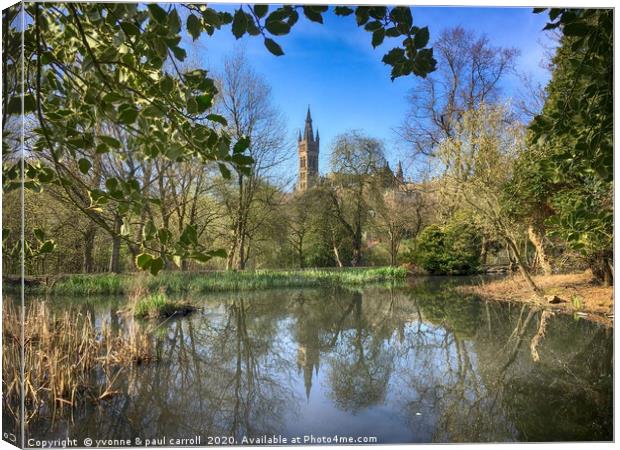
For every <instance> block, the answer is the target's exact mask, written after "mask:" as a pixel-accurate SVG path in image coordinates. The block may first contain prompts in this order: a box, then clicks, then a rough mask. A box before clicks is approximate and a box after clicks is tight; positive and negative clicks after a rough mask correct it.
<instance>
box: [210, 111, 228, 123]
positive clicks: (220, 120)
mask: <svg viewBox="0 0 620 450" xmlns="http://www.w3.org/2000/svg"><path fill="white" fill-rule="evenodd" d="M207 120H210V121H212V122H217V123H219V124H220V125H223V126H227V125H228V121H227V120H226V119H225V118H224V117H222V116H220V115H219V114H209V115H208V116H207Z"/></svg>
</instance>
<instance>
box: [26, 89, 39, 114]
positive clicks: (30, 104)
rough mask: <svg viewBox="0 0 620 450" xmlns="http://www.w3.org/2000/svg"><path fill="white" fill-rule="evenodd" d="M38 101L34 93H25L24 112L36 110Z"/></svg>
mask: <svg viewBox="0 0 620 450" xmlns="http://www.w3.org/2000/svg"><path fill="white" fill-rule="evenodd" d="M36 106H37V103H36V101H35V99H34V95H32V94H26V95H24V113H27V112H31V111H34V110H35V109H36Z"/></svg>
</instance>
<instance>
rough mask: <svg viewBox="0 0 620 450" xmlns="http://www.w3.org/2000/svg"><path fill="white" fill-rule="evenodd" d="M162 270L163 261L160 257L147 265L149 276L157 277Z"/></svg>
mask: <svg viewBox="0 0 620 450" xmlns="http://www.w3.org/2000/svg"><path fill="white" fill-rule="evenodd" d="M163 268H164V260H163V259H162V257H161V256H160V257H158V258H154V259H153V260H152V261H151V264H150V265H149V269H150V271H151V275H157V274H158V273H159V271H160V270H161V269H163Z"/></svg>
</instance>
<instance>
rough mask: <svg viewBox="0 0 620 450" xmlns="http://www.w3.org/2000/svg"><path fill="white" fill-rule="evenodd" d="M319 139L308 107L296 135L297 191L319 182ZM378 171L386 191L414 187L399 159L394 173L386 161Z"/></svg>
mask: <svg viewBox="0 0 620 450" xmlns="http://www.w3.org/2000/svg"><path fill="white" fill-rule="evenodd" d="M319 140H320V139H319V130H318V129H317V131H316V134H314V131H313V128H312V116H311V115H310V107H308V112H307V114H306V123H305V126H304V132H303V135H302V133H301V131H300V132H299V134H298V136H297V152H298V154H299V171H298V177H297V189H296V190H297V192H306V191H307V190H309V189H310V188H312V187H314V186H316V185H318V184H319V183H320V182H321V178H320V176H319ZM379 173H380V174H381V175H382V176H383V177H385V178H384V180H385V187H386V190H387V191H400V192H405V191H407V190H409V189H412V188H414V187H415V185H414V184H413V183H412V182H411V181H409V180H405V176H404V173H403V166H402V163H401V162H400V161H398V166H397V168H396V173H394V172H392V169H390V165H389V164H388V162H387V161H386V163H385V166H384V167H382V168H380V169H379ZM331 176H332V174H327V175H326V178H327V179H329V178H330V177H331Z"/></svg>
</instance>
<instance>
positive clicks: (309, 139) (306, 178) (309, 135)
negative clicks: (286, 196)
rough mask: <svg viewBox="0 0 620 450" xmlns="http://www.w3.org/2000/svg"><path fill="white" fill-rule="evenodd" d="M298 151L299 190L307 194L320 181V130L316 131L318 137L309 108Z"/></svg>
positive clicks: (298, 139) (298, 138) (299, 136)
mask: <svg viewBox="0 0 620 450" xmlns="http://www.w3.org/2000/svg"><path fill="white" fill-rule="evenodd" d="M297 151H298V153H299V178H298V181H297V190H298V191H301V192H305V191H307V190H308V189H310V188H311V187H312V186H314V185H315V184H316V183H317V182H318V179H319V130H318V129H317V130H316V135H315V134H314V132H313V130H312V117H311V116H310V107H308V114H306V124H305V127H304V133H303V137H302V134H301V132H300V133H299V135H298V137H297Z"/></svg>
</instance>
